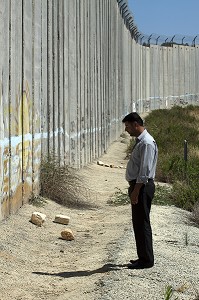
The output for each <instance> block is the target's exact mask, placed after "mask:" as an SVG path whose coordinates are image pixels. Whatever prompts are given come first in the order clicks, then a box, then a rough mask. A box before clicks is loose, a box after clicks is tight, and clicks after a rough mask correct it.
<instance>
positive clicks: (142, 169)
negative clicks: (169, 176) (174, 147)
mask: <svg viewBox="0 0 199 300" xmlns="http://www.w3.org/2000/svg"><path fill="white" fill-rule="evenodd" d="M157 158H158V148H157V144H156V142H155V140H154V138H153V137H152V136H151V135H150V134H149V133H148V131H147V130H146V129H144V131H143V132H142V133H141V134H140V135H139V136H138V137H137V138H136V144H135V146H134V148H133V151H132V153H131V156H130V159H129V161H128V163H127V168H126V180H127V181H132V180H136V182H137V183H144V184H145V183H147V182H148V179H154V177H155V171H156V165H157Z"/></svg>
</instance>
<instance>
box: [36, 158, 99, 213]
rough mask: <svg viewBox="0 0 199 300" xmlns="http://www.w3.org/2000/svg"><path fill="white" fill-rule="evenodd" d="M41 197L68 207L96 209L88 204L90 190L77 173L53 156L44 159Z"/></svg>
mask: <svg viewBox="0 0 199 300" xmlns="http://www.w3.org/2000/svg"><path fill="white" fill-rule="evenodd" d="M41 195H42V196H43V197H47V198H49V199H51V200H54V201H55V202H57V203H59V204H61V205H64V206H67V207H73V208H79V209H80V208H93V207H94V206H93V205H91V204H89V203H88V201H89V200H90V195H89V192H88V189H86V188H85V186H84V185H83V183H82V179H81V178H79V176H78V175H77V173H76V171H75V170H74V169H73V168H70V167H69V166H67V165H60V162H59V160H58V159H56V158H54V157H53V155H52V156H50V157H48V158H46V159H44V160H43V161H42V164H41Z"/></svg>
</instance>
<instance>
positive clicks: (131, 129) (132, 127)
mask: <svg viewBox="0 0 199 300" xmlns="http://www.w3.org/2000/svg"><path fill="white" fill-rule="evenodd" d="M124 124H125V131H127V132H128V133H129V134H130V136H137V131H136V122H125V123H124Z"/></svg>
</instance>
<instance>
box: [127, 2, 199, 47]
mask: <svg viewBox="0 0 199 300" xmlns="http://www.w3.org/2000/svg"><path fill="white" fill-rule="evenodd" d="M128 6H129V9H130V10H131V12H132V14H133V16H134V21H135V24H136V26H137V28H138V30H139V31H140V32H142V33H144V34H147V35H150V34H152V33H156V34H157V35H156V36H158V35H164V36H174V35H182V37H184V36H191V37H193V38H194V37H195V36H196V35H198V37H197V41H198V39H199V0H128Z"/></svg>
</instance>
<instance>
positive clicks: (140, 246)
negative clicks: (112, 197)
mask: <svg viewBox="0 0 199 300" xmlns="http://www.w3.org/2000/svg"><path fill="white" fill-rule="evenodd" d="M134 186H135V183H131V184H130V187H129V196H130V194H131V192H132V191H133V189H134ZM154 193H155V184H154V181H153V180H151V181H149V182H148V183H146V184H145V185H143V186H142V187H141V189H140V193H139V197H138V203H137V204H135V205H134V204H132V205H131V207H132V222H133V230H134V234H135V241H136V247H137V255H138V258H139V259H140V261H142V262H143V263H154V255H153V242H152V230H151V224H150V210H151V202H152V199H153V197H154Z"/></svg>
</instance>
